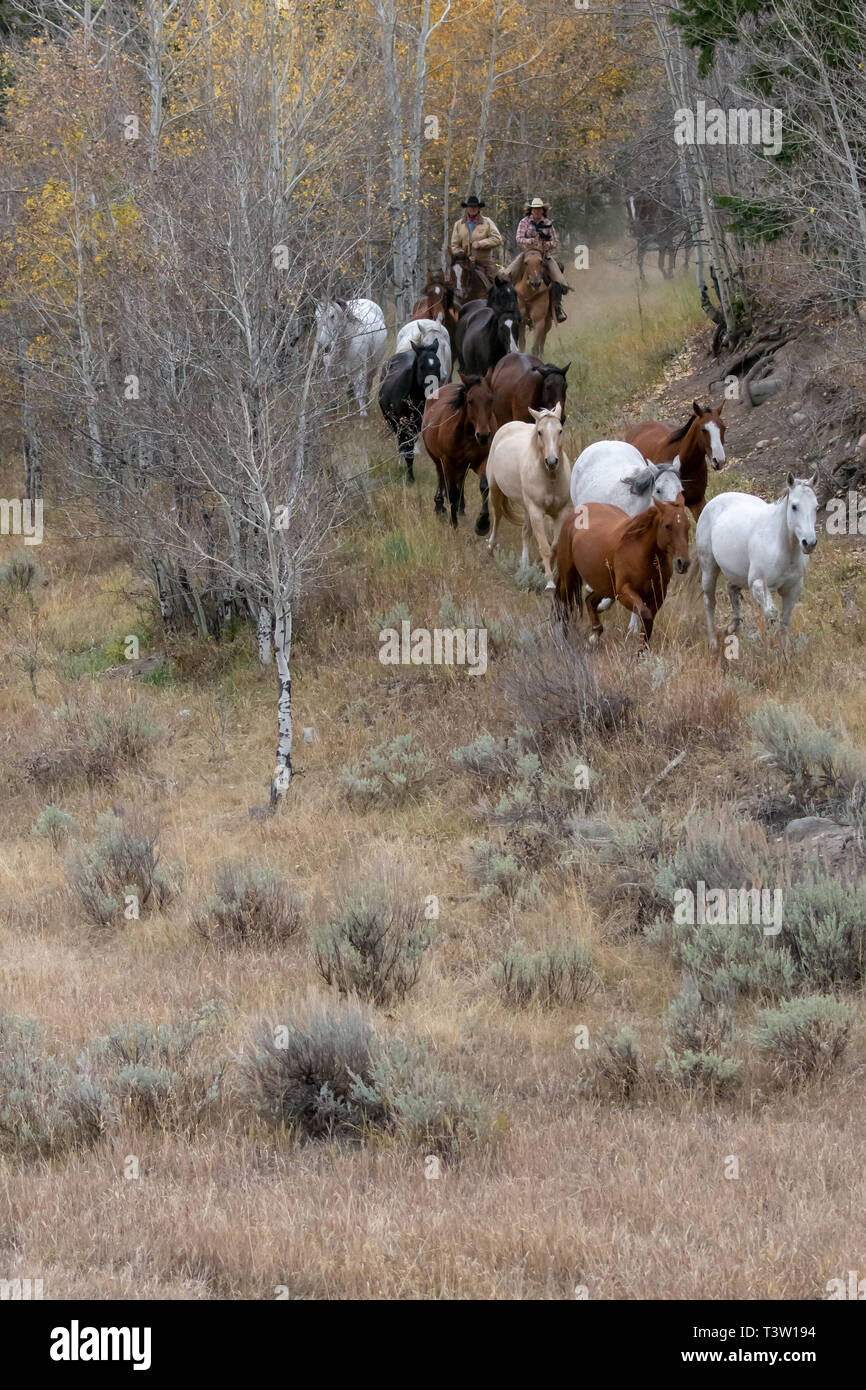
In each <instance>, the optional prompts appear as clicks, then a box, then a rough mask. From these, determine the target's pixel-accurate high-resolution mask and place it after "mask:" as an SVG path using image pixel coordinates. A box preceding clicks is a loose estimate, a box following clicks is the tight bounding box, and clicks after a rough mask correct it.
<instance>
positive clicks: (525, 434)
mask: <svg viewBox="0 0 866 1390" xmlns="http://www.w3.org/2000/svg"><path fill="white" fill-rule="evenodd" d="M529 413H530V415H531V416H532V421H531V422H530V423H529V424H527V423H526V422H525V421H523V420H512V421H510V422H509V423H508V424H505V425H501V426H500V427H499V429H498V430H497V431H496V434H495V435H494V436H493V443H492V444H491V446H490V453H489V454H488V456H487V486H488V488H489V498H490V505H491V507H492V508H493V529H492V530H491V532H490V539H489V541H488V542H487V548H488V550H489V551H490V552H491V553H492V551H493V549H494V547H495V545H496V537H497V534H498V531H499V523H500V522H501V521H502V520H503V518H504V519H505V520H506V521H511V522H513V523H514V524H515V525H516V526H519V525H521V524H522V526H523V554H522V555H521V557H520V563H521V564H522V565H524V566H526V565H528V564H529V537H530V535H534V536H535V539H536V542H537V544H538V549H539V552H540V554H541V563H542V565H543V566H544V572H545V574H546V575H547V588H548V589H552V588H553V574H552V571H551V568H550V559H551V555H552V553H553V551H552V549H551V546H550V543H549V541H548V539H547V534H546V532H545V526H544V521H545V517H548V516H549V517H550V518H551V519H552V521H553V545H554V546H555V545H556V543H557V540H558V538H559V529H560V527H561V525H562V521H563V518H564V516H565V514H566V512H567V511H568V510H569V506H570V502H571V499H570V496H569V483H570V481H571V467H570V465H569V462H568V459H567V457H566V455H565V451H564V450H563V448H562V406H561V405H560V404H559V402H557V404H556V405H555V406H554V407H553V409H552V410H532V409H530V412H529Z"/></svg>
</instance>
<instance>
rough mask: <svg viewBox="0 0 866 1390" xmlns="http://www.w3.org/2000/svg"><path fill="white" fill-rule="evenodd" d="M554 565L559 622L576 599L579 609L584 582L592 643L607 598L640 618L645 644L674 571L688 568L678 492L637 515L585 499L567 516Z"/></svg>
mask: <svg viewBox="0 0 866 1390" xmlns="http://www.w3.org/2000/svg"><path fill="white" fill-rule="evenodd" d="M556 565H557V578H556V593H555V595H554V611H555V612H556V613H557V614H558V616H559V617H560V618H561V619H562V621H563V622H567V621H568V616H569V613H570V612H571V610H572V608H573V607H574V604H575V601H576V602H577V607H578V610H579V611H580V612H583V585H584V584H586V588H587V600H586V604H587V608H588V609H589V610H590V623H591V626H592V635H591V637H590V639H589V640H590V642H597V641H598V640H599V638H600V637H601V635H602V632H603V628H602V625H601V620H600V618H599V616H598V610H599V607H600V605H601V603H602V601H603V600H604V599H606V598H609V599H617V600H618V601H619V602H620V603H621V604H622V606H623V608H627V609H628V610H629V612H630V613H634V614H635V615H636V617H638V618H639V619H640V621H641V622H642V623H643V636H644V647H646V646H647V645H648V643H649V640H650V637H651V636H652V630H653V623H654V622H655V618H656V614H657V613H658V611H659V609H660V608H661V606H662V604H663V603H664V599H665V594H666V593H667V591H668V584H669V583H670V578H671V574H672V572H673V570H674V569H676V571H677V573H678V574H683V573H684V572H685V571H686V570H687V569H688V567H689V518H688V516H687V514H686V510H685V504H684V502H683V499H682V496H680V497H679V499H678V500H677V501H676V502H656V501H654V502H653V504H652V506H651V507H650V508H649V510H648V511H646V512H639V513H638V515H637V516H627V515H626V514H625V512H623V511H620V509H619V507H608V506H606V505H605V504H604V503H603V502H587V503H586V504H585V505H584V506H582V507H578V508H577V510H576V511H575V512H570V513H569V514H568V516H567V517H566V518H565V521H564V523H563V526H562V529H561V531H560V533H559V544H558V545H557V549H556Z"/></svg>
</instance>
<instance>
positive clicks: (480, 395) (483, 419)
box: [460, 372, 496, 445]
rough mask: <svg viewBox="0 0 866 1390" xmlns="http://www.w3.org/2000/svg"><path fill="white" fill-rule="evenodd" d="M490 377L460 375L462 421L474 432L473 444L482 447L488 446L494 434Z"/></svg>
mask: <svg viewBox="0 0 866 1390" xmlns="http://www.w3.org/2000/svg"><path fill="white" fill-rule="evenodd" d="M490 376H491V373H490V372H487V373H486V375H485V376H465V375H464V373H463V372H461V373H460V380H461V381H462V383H463V386H464V391H463V412H464V419H465V422H466V424H467V425H468V426H469V427H470V428H471V429H472V430H473V431H474V434H475V442H476V443H477V444H482V445H483V444H488V443H489V442H490V439H491V438H492V436H493V435H494V434H495V432H496V419H495V417H494V414H493V392H492V391H491V389H490Z"/></svg>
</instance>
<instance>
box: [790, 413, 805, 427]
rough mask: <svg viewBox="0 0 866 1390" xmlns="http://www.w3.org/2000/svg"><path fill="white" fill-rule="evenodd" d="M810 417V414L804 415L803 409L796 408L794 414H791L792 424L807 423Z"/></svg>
mask: <svg viewBox="0 0 866 1390" xmlns="http://www.w3.org/2000/svg"><path fill="white" fill-rule="evenodd" d="M808 418H809V417H808V415H804V413H803V411H802V410H795V411H794V414H793V415H792V416H791V424H792V425H805V423H806V421H807V420H808Z"/></svg>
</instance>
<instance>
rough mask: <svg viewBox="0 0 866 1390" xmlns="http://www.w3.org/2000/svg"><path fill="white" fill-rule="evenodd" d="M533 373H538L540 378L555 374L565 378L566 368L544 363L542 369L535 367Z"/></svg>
mask: <svg viewBox="0 0 866 1390" xmlns="http://www.w3.org/2000/svg"><path fill="white" fill-rule="evenodd" d="M533 371H536V372H538V374H539V376H550V375H551V374H552V373H553V372H558V373H559V375H560V376H565V368H564V367H557V366H556V364H555V363H553V362H542V364H541V366H540V367H534V368H533Z"/></svg>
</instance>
